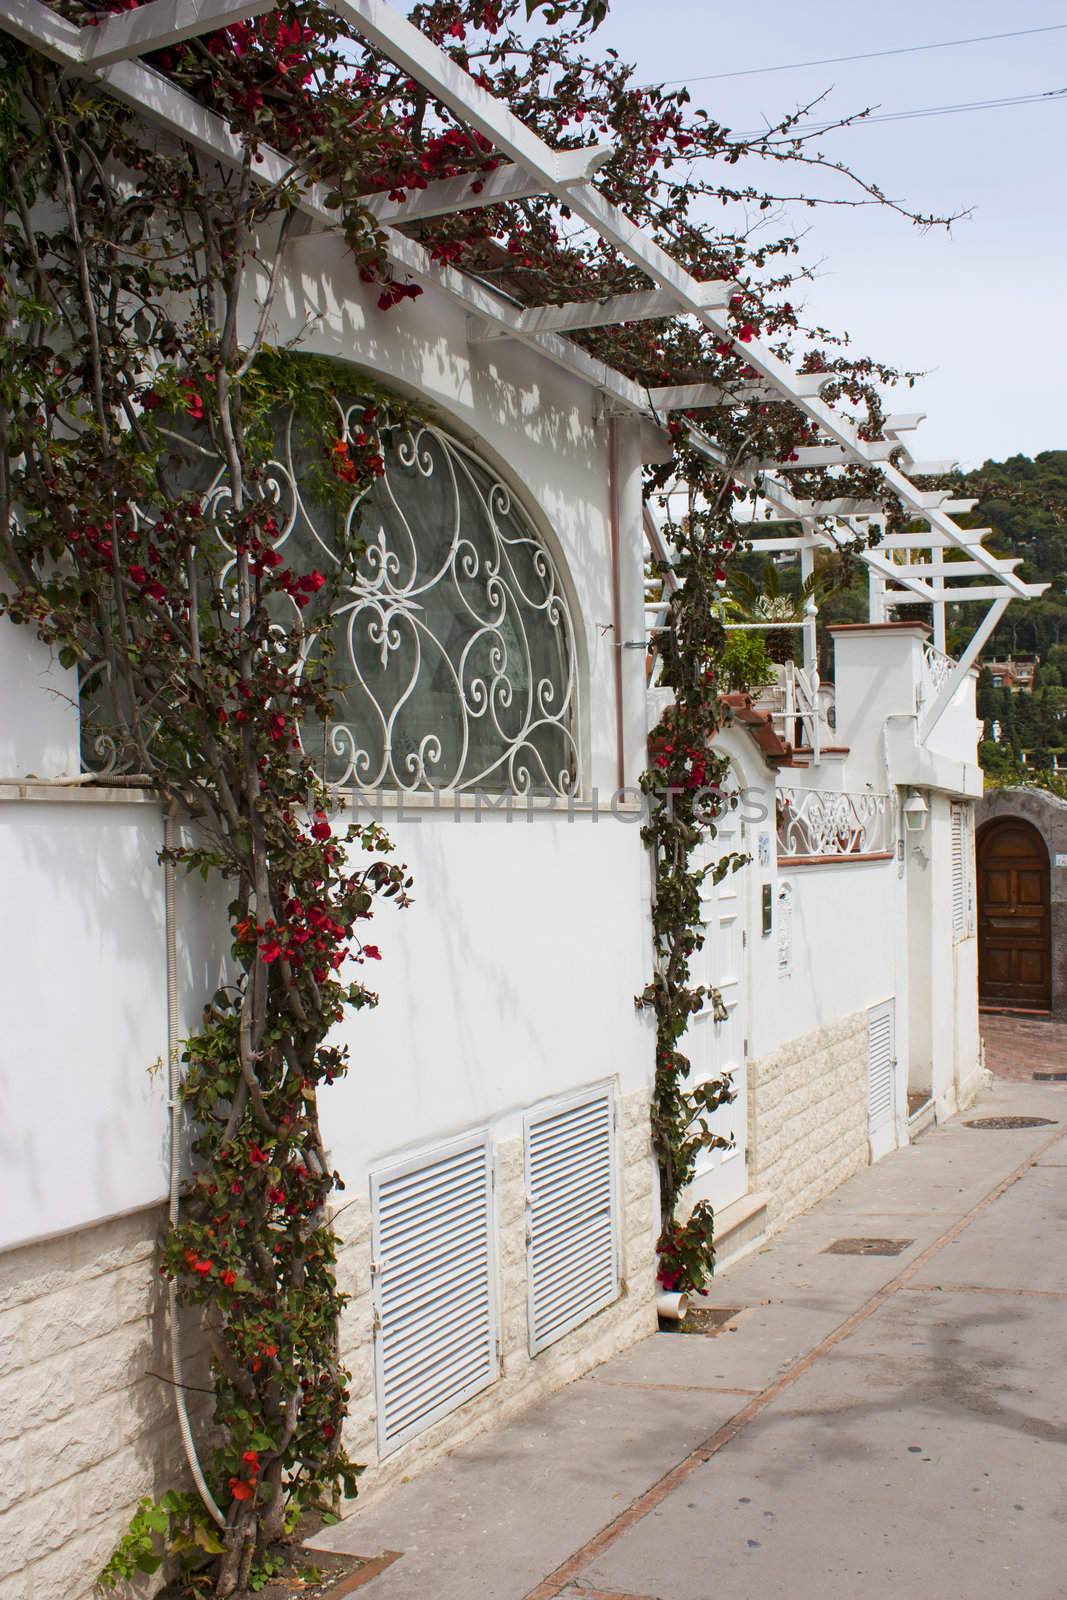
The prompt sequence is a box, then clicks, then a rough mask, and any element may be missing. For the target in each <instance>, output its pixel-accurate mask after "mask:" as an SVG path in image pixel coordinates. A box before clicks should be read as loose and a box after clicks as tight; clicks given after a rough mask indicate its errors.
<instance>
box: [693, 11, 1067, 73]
mask: <svg viewBox="0 0 1067 1600" xmlns="http://www.w3.org/2000/svg"><path fill="white" fill-rule="evenodd" d="M1064 30H1067V22H1050V23H1048V24H1047V25H1046V26H1044V27H1041V28H1014V29H1012V31H1011V32H1010V33H976V34H972V35H971V37H970V38H967V39H940V40H937V41H935V42H933V43H931V44H905V45H898V46H897V47H896V48H895V49H892V50H864V51H861V52H860V53H859V54H857V55H851V56H821V57H820V58H819V59H818V60H815V61H783V62H781V63H779V64H777V65H775V66H771V67H740V68H738V69H737V70H736V71H732V72H702V73H699V74H698V75H697V76H695V77H690V78H667V79H666V80H664V82H663V84H662V85H661V86H662V87H664V88H671V87H672V86H673V85H674V84H676V83H712V82H715V81H717V80H720V79H722V78H751V77H755V76H756V75H757V74H759V73H765V72H799V71H800V70H801V68H803V67H835V66H838V65H839V64H840V63H841V62H843V61H880V60H882V59H884V58H885V57H886V56H908V55H915V54H917V53H919V52H920V51H923V50H954V49H956V48H958V47H959V46H960V45H965V44H989V43H991V42H993V41H994V40H997V39H1026V38H1029V37H1030V36H1031V35H1032V34H1035V33H1062V32H1063V31H1064Z"/></svg>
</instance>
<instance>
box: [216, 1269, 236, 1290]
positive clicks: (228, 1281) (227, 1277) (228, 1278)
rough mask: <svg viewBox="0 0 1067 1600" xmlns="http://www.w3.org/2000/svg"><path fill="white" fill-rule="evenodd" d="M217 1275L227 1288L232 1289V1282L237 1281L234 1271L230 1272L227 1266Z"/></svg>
mask: <svg viewBox="0 0 1067 1600" xmlns="http://www.w3.org/2000/svg"><path fill="white" fill-rule="evenodd" d="M219 1277H220V1278H221V1279H222V1282H223V1283H224V1284H225V1285H226V1287H227V1289H232V1288H233V1286H234V1284H235V1283H236V1282H237V1274H236V1272H231V1271H230V1269H229V1267H227V1268H226V1270H225V1272H220V1273H219Z"/></svg>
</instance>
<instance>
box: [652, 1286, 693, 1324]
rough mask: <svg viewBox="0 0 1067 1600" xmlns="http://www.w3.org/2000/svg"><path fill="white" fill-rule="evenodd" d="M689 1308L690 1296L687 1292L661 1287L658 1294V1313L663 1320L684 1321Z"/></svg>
mask: <svg viewBox="0 0 1067 1600" xmlns="http://www.w3.org/2000/svg"><path fill="white" fill-rule="evenodd" d="M688 1310H689V1296H688V1295H687V1294H685V1293H682V1294H676V1293H675V1292H674V1290H671V1289H661V1290H660V1292H659V1293H658V1294H657V1296H656V1313H657V1315H658V1317H659V1319H660V1321H661V1322H684V1321H685V1317H686V1313H687V1312H688Z"/></svg>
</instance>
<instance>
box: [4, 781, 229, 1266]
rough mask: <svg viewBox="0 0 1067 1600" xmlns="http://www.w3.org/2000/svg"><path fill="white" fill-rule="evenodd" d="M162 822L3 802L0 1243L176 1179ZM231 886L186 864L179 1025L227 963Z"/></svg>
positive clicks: (193, 1018)
mask: <svg viewBox="0 0 1067 1600" xmlns="http://www.w3.org/2000/svg"><path fill="white" fill-rule="evenodd" d="M162 827H163V824H162V816H161V812H160V808H159V807H158V806H157V805H155V804H154V803H146V804H137V803H121V802H120V803H117V804H114V803H103V802H100V803H92V802H90V801H86V800H85V799H84V798H81V799H79V800H78V801H77V802H73V801H72V802H69V803H63V802H57V803H51V802H49V803H44V802H40V803H35V802H26V801H20V802H17V803H11V804H0V882H2V883H3V885H4V899H5V915H4V918H3V921H2V925H0V959H2V966H3V972H4V989H3V993H4V1032H3V1039H2V1042H0V1193H2V1204H0V1249H3V1248H5V1247H7V1246H10V1245H12V1244H16V1243H21V1242H24V1241H26V1240H28V1239H33V1238H41V1237H44V1236H46V1235H48V1234H52V1233H58V1232H61V1231H62V1230H64V1229H67V1228H74V1227H81V1226H85V1225H86V1224H88V1223H92V1222H97V1221H99V1220H100V1219H101V1218H103V1217H108V1216H116V1215H119V1214H121V1213H123V1212H126V1211H133V1210H136V1209H137V1208H138V1207H141V1206H144V1205H147V1204H150V1203H152V1202H153V1201H156V1200H160V1199H162V1197H163V1195H164V1194H165V1192H166V1160H167V1127H166V1111H165V1083H164V1075H163V1072H162V1068H161V1063H162V1061H163V1058H164V1057H165V1053H166V968H165V942H164V931H163V930H164V919H163V872H162V868H161V867H160V865H159V862H158V859H157V857H158V852H159V849H160V847H161V845H162V841H163V833H162ZM226 898H227V894H226V891H225V889H224V888H220V887H219V886H217V885H211V886H208V887H205V886H204V885H203V884H202V883H201V881H200V879H199V877H197V878H196V879H193V880H190V879H187V878H185V876H184V874H181V873H179V877H178V883H177V908H178V918H177V920H178V924H179V929H180V933H179V939H178V952H177V956H178V977H179V996H180V1019H179V1020H180V1027H181V1031H182V1033H183V1034H184V1033H186V1032H187V1031H189V1030H190V1029H191V1028H192V1027H194V1026H195V1025H196V1023H197V1021H198V1019H199V1015H200V1008H201V1007H202V1005H203V1003H204V1001H205V999H206V998H207V997H208V996H209V995H210V994H211V993H212V992H213V991H214V989H215V988H216V987H217V986H218V983H219V980H220V977H221V974H222V952H221V949H220V941H219V931H218V930H219V923H218V918H217V916H215V915H213V912H214V910H215V908H216V907H217V906H218V905H219V902H220V901H221V903H222V904H223V905H224V904H225V900H226ZM157 1065H158V1066H159V1070H155V1071H153V1070H152V1069H153V1068H154V1067H156V1066H157Z"/></svg>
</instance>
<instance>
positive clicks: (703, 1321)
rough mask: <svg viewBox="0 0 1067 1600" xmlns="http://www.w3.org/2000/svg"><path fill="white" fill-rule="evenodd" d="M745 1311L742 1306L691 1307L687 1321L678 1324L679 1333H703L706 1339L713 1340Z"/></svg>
mask: <svg viewBox="0 0 1067 1600" xmlns="http://www.w3.org/2000/svg"><path fill="white" fill-rule="evenodd" d="M743 1309H744V1307H742V1306H690V1307H689V1310H688V1311H687V1312H686V1315H685V1321H684V1322H680V1323H678V1332H679V1333H702V1334H703V1335H704V1336H705V1338H711V1337H713V1335H715V1334H716V1333H721V1332H722V1330H723V1328H725V1327H726V1326H727V1324H728V1323H731V1322H736V1320H737V1318H738V1317H739V1316H740V1315H741V1312H742V1310H743ZM731 1331H732V1330H731Z"/></svg>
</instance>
